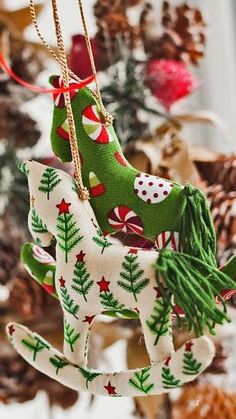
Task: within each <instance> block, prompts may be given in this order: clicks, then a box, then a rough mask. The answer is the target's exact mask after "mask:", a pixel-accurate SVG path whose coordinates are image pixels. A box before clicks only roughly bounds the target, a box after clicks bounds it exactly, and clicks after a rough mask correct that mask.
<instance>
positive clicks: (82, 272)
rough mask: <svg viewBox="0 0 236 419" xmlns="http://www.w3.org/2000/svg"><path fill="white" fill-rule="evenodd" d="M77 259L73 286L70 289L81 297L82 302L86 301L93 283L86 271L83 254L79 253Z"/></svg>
mask: <svg viewBox="0 0 236 419" xmlns="http://www.w3.org/2000/svg"><path fill="white" fill-rule="evenodd" d="M76 257H77V262H76V264H75V269H74V277H73V285H72V289H73V290H74V291H76V292H78V293H79V294H80V295H82V296H83V298H84V300H85V301H87V297H86V296H87V294H88V293H89V290H90V288H91V287H92V285H93V283H94V281H93V280H92V279H90V274H89V273H88V271H87V268H86V264H85V261H84V257H85V253H83V252H82V250H81V252H80V253H79V255H77V256H76Z"/></svg>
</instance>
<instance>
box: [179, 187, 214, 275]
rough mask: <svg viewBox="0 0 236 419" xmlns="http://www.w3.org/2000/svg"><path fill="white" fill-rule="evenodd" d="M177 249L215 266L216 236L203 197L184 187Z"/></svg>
mask: <svg viewBox="0 0 236 419" xmlns="http://www.w3.org/2000/svg"><path fill="white" fill-rule="evenodd" d="M178 231H179V233H180V236H179V240H180V241H179V248H180V250H181V251H182V252H184V253H186V254H188V255H191V256H194V257H196V258H199V259H201V260H202V261H203V262H205V263H207V264H209V265H212V266H214V267H215V266H216V258H215V254H216V234H215V229H214V225H213V221H212V217H211V212H210V207H209V205H208V202H207V199H206V197H205V195H204V194H203V193H202V192H201V191H200V190H199V189H197V188H194V187H193V186H191V185H186V186H185V187H184V189H183V191H182V200H181V204H180V208H179V218H178Z"/></svg>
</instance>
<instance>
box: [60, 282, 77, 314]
mask: <svg viewBox="0 0 236 419" xmlns="http://www.w3.org/2000/svg"><path fill="white" fill-rule="evenodd" d="M60 292H61V297H62V305H63V308H64V309H65V310H66V311H67V312H68V313H70V314H72V316H74V317H75V318H76V319H78V317H77V314H78V312H79V305H77V304H75V302H74V300H73V299H72V298H71V297H70V295H69V292H68V290H67V288H66V287H61V288H60Z"/></svg>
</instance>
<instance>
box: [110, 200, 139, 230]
mask: <svg viewBox="0 0 236 419" xmlns="http://www.w3.org/2000/svg"><path fill="white" fill-rule="evenodd" d="M108 222H109V224H110V226H111V227H112V228H114V229H115V230H120V231H123V232H124V233H135V234H139V235H140V234H142V233H143V223H142V220H141V219H140V218H139V217H138V215H137V214H135V212H134V211H133V210H132V209H130V208H129V207H123V206H120V207H115V208H113V209H112V210H111V211H110V212H109V213H108Z"/></svg>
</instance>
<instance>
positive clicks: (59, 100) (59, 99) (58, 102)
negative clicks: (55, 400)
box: [52, 76, 77, 108]
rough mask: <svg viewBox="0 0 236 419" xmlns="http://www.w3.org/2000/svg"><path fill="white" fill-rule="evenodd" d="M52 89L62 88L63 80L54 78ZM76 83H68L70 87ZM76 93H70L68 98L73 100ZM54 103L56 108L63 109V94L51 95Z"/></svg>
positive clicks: (73, 91)
mask: <svg viewBox="0 0 236 419" xmlns="http://www.w3.org/2000/svg"><path fill="white" fill-rule="evenodd" d="M52 85H53V87H55V88H56V89H61V88H63V87H64V83H63V79H62V77H59V76H57V77H55V78H54V80H53V83H52ZM74 85H76V83H70V86H74ZM76 94H77V92H76V91H75V90H72V91H70V98H71V100H73V99H74V98H75V96H76ZM53 99H54V103H55V106H57V108H64V107H65V106H66V104H65V95H64V93H54V95H53Z"/></svg>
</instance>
